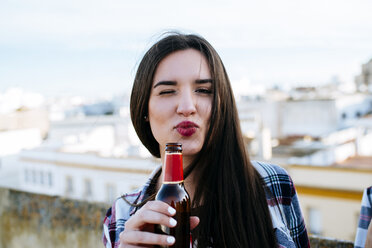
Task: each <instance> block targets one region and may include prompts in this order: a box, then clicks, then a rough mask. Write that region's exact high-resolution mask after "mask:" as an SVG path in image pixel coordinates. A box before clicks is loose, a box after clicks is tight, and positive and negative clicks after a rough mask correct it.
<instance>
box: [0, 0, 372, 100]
mask: <svg viewBox="0 0 372 248" xmlns="http://www.w3.org/2000/svg"><path fill="white" fill-rule="evenodd" d="M0 6H1V8H0V93H3V92H4V91H5V90H6V89H7V88H10V87H22V88H24V89H25V90H29V91H33V92H38V93H41V94H43V95H46V96H58V95H82V96H104V95H113V94H123V93H128V92H129V90H130V89H131V85H132V80H133V77H134V74H135V69H136V66H137V65H138V63H139V61H140V59H141V57H142V55H143V53H144V52H145V51H146V49H147V48H148V47H149V46H151V45H152V44H153V43H154V41H156V40H157V39H158V37H159V36H160V35H161V34H162V33H163V32H164V31H167V30H175V29H176V30H180V31H182V32H187V33H188V32H192V33H198V34H200V35H202V36H204V37H205V38H206V39H207V40H208V41H210V42H211V43H212V45H213V46H214V47H215V48H216V49H217V51H218V52H219V54H220V55H221V57H222V60H223V62H224V64H225V66H226V69H227V71H228V74H229V76H230V79H231V81H232V85H233V88H234V90H235V93H241V94H247V93H251V92H257V91H260V90H262V88H264V87H265V86H271V85H278V86H280V87H284V88H285V87H289V86H295V85H300V86H303V85H315V86H316V85H320V84H323V83H327V82H330V81H332V80H333V79H334V78H335V77H337V78H338V79H339V80H340V81H342V82H346V83H353V82H354V77H355V76H356V75H358V74H359V73H360V70H361V64H363V63H366V62H367V61H368V60H370V59H371V58H372V19H371V18H370V10H371V9H372V2H371V1H368V0H361V1H347V0H339V1H336V0H330V1H321V0H315V1H292V0H284V1H274V0H267V1H260V2H257V1H256V2H254V1H242V0H233V1H229V2H227V1H222V0H218V1H202V2H198V1H195V0H193V1H189V2H188V3H187V4H178V3H175V2H174V1H170V0H166V1H161V2H146V3H144V2H129V1H118V0H111V1H102V0H93V1H87V0H79V1H72V0H67V1H63V2H59V1H41V0H37V1H32V2H29V1H25V0H16V1H10V0H5V1H3V2H2V3H1V4H0Z"/></svg>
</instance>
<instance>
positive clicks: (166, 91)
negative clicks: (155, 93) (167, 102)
mask: <svg viewBox="0 0 372 248" xmlns="http://www.w3.org/2000/svg"><path fill="white" fill-rule="evenodd" d="M174 92H176V91H175V90H162V91H160V92H159V95H166V94H172V93H174Z"/></svg>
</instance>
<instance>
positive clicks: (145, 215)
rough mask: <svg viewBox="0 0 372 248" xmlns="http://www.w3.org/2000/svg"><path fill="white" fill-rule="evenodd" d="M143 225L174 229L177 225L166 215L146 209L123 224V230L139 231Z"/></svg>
mask: <svg viewBox="0 0 372 248" xmlns="http://www.w3.org/2000/svg"><path fill="white" fill-rule="evenodd" d="M145 224H160V225H165V226H168V227H174V226H176V225H177V221H176V220H175V219H174V218H172V217H169V216H168V215H165V214H162V213H159V212H155V211H152V210H148V209H141V210H140V211H138V212H137V213H136V214H135V215H133V216H132V217H131V218H130V219H129V220H128V221H127V222H126V223H125V229H124V230H140V229H142V227H143V226H144V225H145Z"/></svg>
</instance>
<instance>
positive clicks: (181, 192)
mask: <svg viewBox="0 0 372 248" xmlns="http://www.w3.org/2000/svg"><path fill="white" fill-rule="evenodd" d="M155 199H156V200H160V201H163V202H166V203H168V204H169V205H171V206H172V207H173V208H174V209H176V215H175V216H173V218H174V219H175V220H176V221H177V225H176V226H175V227H173V228H169V227H167V226H163V225H158V226H156V228H155V231H156V232H157V233H162V234H167V235H171V236H173V237H175V239H176V242H175V243H174V245H172V246H165V247H172V248H189V247H190V244H191V237H190V207H191V206H190V196H189V194H188V193H187V191H186V189H185V187H184V182H183V161H182V145H181V144H179V143H167V144H166V147H165V157H164V165H163V183H162V186H161V187H160V189H159V191H158V193H157V195H156V198H155Z"/></svg>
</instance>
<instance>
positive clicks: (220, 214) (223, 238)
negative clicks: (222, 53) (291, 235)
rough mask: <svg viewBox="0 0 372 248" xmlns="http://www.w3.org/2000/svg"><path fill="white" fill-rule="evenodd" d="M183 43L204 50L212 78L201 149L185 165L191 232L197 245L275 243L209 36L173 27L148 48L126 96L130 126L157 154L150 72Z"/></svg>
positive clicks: (259, 181)
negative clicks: (195, 214)
mask: <svg viewBox="0 0 372 248" xmlns="http://www.w3.org/2000/svg"><path fill="white" fill-rule="evenodd" d="M185 49H196V50H198V51H200V52H201V53H202V54H203V55H204V56H205V58H206V60H207V61H208V65H209V69H210V73H211V76H212V79H213V100H212V113H211V117H210V127H209V129H208V131H207V134H206V137H205V142H204V144H203V147H202V149H201V151H200V152H199V153H198V155H197V156H196V158H195V160H194V161H193V162H192V164H191V165H190V166H188V167H187V168H186V170H185V176H186V177H187V176H188V175H189V174H190V173H191V172H192V171H193V170H195V173H194V174H195V176H194V178H195V181H194V183H195V185H196V186H197V187H196V190H195V195H194V199H193V203H192V205H193V207H198V209H199V210H200V212H199V217H200V219H201V221H200V224H199V226H198V227H197V228H196V230H195V231H194V232H193V238H194V239H196V240H197V242H198V247H208V246H213V247H242V248H243V247H276V239H275V233H274V229H273V225H272V221H271V216H270V213H269V208H268V204H267V200H266V196H265V189H264V186H263V181H262V179H261V177H260V175H259V173H258V172H257V171H256V169H255V168H254V167H253V166H252V164H251V162H250V160H249V157H248V153H247V151H246V148H245V145H244V142H243V136H242V133H241V129H240V124H239V118H238V112H237V108H236V104H235V99H234V96H233V93H232V89H231V85H230V80H229V78H228V76H227V73H226V70H225V67H224V65H223V63H222V61H221V59H220V57H219V55H218V54H217V52H216V51H215V49H214V48H213V47H212V46H211V45H210V44H209V43H208V41H206V40H205V39H204V38H202V37H200V36H197V35H192V34H191V35H184V34H179V33H172V34H168V35H167V36H166V37H164V38H163V39H161V40H160V41H158V42H157V43H155V44H154V45H153V46H152V47H151V48H150V49H149V50H148V51H147V53H146V54H145V55H144V57H143V59H142V61H141V62H140V64H139V66H138V69H137V73H136V77H135V80H134V85H133V89H132V95H131V99H130V111H131V118H132V122H133V125H134V128H135V130H136V132H137V134H138V136H139V138H140V140H141V141H142V143H143V144H144V145H145V146H146V148H147V149H148V150H149V151H150V152H151V154H152V155H154V156H155V157H160V151H159V144H158V142H157V141H156V140H155V138H154V136H153V135H152V132H151V128H150V124H149V122H148V121H146V120H145V117H146V116H147V115H148V102H149V98H150V92H151V86H152V82H153V77H154V74H155V72H156V69H157V66H158V64H159V62H160V61H161V60H162V59H164V58H165V57H166V56H167V55H169V54H171V53H173V52H175V51H179V50H185ZM196 171H197V173H196Z"/></svg>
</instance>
